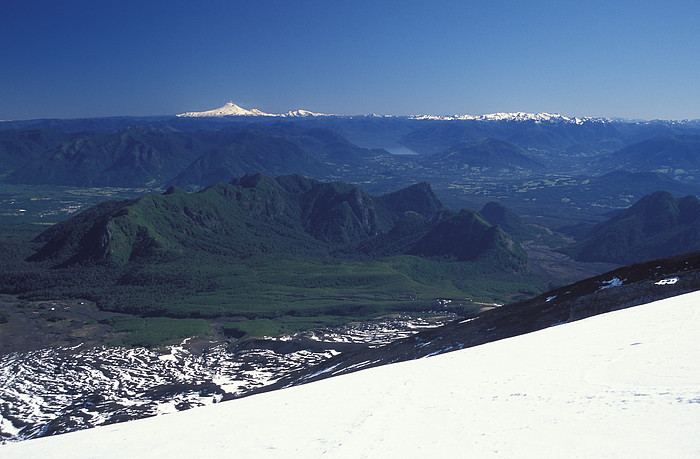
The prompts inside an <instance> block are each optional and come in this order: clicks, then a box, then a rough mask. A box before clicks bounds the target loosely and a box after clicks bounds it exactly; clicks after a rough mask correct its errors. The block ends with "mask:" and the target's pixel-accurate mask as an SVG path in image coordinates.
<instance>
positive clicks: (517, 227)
mask: <svg viewBox="0 0 700 459" xmlns="http://www.w3.org/2000/svg"><path fill="white" fill-rule="evenodd" d="M479 213H481V215H482V216H483V217H484V218H485V219H486V221H487V222H489V223H490V224H492V225H494V226H496V225H497V226H500V227H501V229H503V231H505V232H506V233H508V235H510V236H512V237H514V238H516V239H517V240H519V241H523V240H525V239H527V238H528V237H532V233H533V232H532V231H531V230H529V229H528V227H527V226H526V225H525V223H523V221H522V220H521V219H520V217H519V216H518V215H516V214H514V213H513V212H512V211H511V210H510V209H508V208H507V207H506V206H504V205H503V204H501V203H500V202H493V201H492V202H487V203H486V204H484V207H483V208H482V209H481V211H480V212H479Z"/></svg>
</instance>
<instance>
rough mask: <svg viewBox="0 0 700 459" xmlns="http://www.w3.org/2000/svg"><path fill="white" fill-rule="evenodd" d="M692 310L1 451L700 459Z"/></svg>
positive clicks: (551, 333) (698, 369) (668, 306)
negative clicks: (683, 458) (678, 458)
mask: <svg viewBox="0 0 700 459" xmlns="http://www.w3.org/2000/svg"><path fill="white" fill-rule="evenodd" d="M698 305H700V291H698V292H693V293H688V294H685V295H681V296H678V297H674V298H669V299H666V300H661V301H657V302H654V303H650V304H646V305H642V306H637V307H633V308H629V309H624V310H620V311H615V312H611V313H607V314H602V315H599V316H595V317H591V318H588V319H584V320H580V321H577V322H572V323H569V324H565V325H562V326H559V327H552V328H547V329H544V330H540V331H537V332H534V333H530V334H527V335H521V336H517V337H514V338H509V339H503V340H500V341H495V342H492V343H488V344H484V345H482V346H477V347H473V348H469V349H465V350H461V351H454V352H451V353H447V354H442V355H438V356H435V357H432V358H430V359H419V360H412V361H408V362H402V363H396V364H392V365H386V366H382V367H376V368H370V369H367V370H364V371H359V372H355V373H351V374H347V375H343V376H337V377H334V378H329V379H326V380H323V381H320V382H316V383H312V384H307V385H302V386H296V387H291V388H288V389H282V390H278V391H274V392H269V393H263V394H260V395H255V396H252V397H247V398H242V399H239V400H234V401H231V402H226V403H216V404H212V405H209V406H205V407H201V408H197V409H192V410H188V411H184V412H180V413H176V414H170V415H168V416H158V417H152V418H147V419H141V420H138V421H133V422H127V423H119V424H113V425H109V426H103V427H97V428H94V429H87V430H82V431H77V432H72V433H68V434H64V435H58V436H52V437H45V438H39V439H36V440H28V441H25V442H20V443H13V444H8V445H4V446H0V451H1V454H2V457H3V459H12V458H26V457H47V456H50V457H53V458H73V457H75V455H76V452H78V453H79V455H81V456H85V457H105V458H110V457H154V456H164V457H168V456H171V457H187V456H191V457H220V456H222V454H224V455H225V454H235V455H236V456H240V457H289V456H300V455H303V456H304V457H319V456H321V455H328V456H331V457H403V456H406V457H420V456H427V455H430V456H433V457H456V456H464V455H465V454H468V455H469V456H471V457H486V456H493V455H500V456H502V457H608V458H614V457H700V423H699V422H698V419H700V341H698V339H697V336H698V335H699V334H700V307H699V306H698ZM630 343H632V344H630ZM637 343H641V344H639V345H635V344H637ZM328 370H330V369H327V371H328Z"/></svg>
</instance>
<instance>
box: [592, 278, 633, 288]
mask: <svg viewBox="0 0 700 459" xmlns="http://www.w3.org/2000/svg"><path fill="white" fill-rule="evenodd" d="M626 280H627V279H620V278H619V277H613V278H612V279H610V280H607V281H603V282H601V284H605V285H603V286H602V287H600V288H599V289H598V290H605V289H606V288H612V287H619V286H620V285H622V284H623V283H624V282H625V281H626Z"/></svg>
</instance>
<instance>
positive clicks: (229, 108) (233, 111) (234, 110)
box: [176, 102, 327, 118]
mask: <svg viewBox="0 0 700 459" xmlns="http://www.w3.org/2000/svg"><path fill="white" fill-rule="evenodd" d="M176 116H179V117H182V118H200V117H201V118H203V117H222V116H274V117H281V118H286V117H289V118H299V117H307V116H327V115H325V114H323V113H314V112H310V111H308V110H292V111H289V112H287V113H283V114H274V113H265V112H263V111H261V110H258V109H257V108H253V109H251V110H248V109H246V108H243V107H240V106H238V105H236V104H234V103H233V102H227V103H226V105H224V106H223V107H219V108H215V109H214V110H207V111H203V112H186V113H180V114H179V115H176Z"/></svg>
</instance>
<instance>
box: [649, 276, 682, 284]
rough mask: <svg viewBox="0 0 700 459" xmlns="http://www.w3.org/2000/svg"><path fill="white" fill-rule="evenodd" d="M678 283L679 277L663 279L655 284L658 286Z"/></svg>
mask: <svg viewBox="0 0 700 459" xmlns="http://www.w3.org/2000/svg"><path fill="white" fill-rule="evenodd" d="M676 282H678V278H677V277H669V278H668V279H661V280H660V281H658V282H654V284H656V285H673V284H675V283H676Z"/></svg>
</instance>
